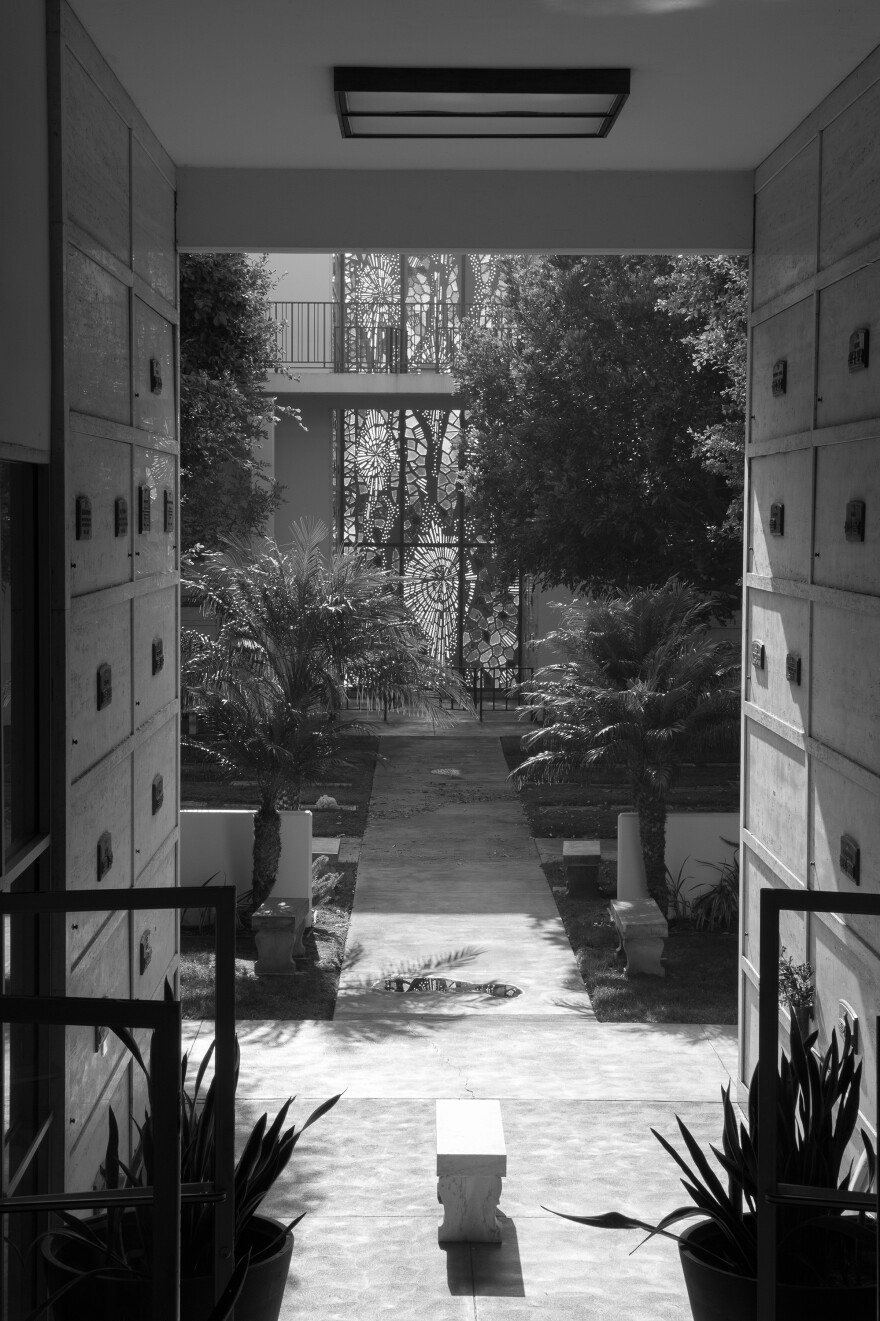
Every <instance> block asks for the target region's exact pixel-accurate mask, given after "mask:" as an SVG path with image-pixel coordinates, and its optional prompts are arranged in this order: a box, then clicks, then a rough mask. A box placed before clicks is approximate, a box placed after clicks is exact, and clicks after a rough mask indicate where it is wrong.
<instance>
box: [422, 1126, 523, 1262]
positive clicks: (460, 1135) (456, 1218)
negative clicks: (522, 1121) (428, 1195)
mask: <svg viewBox="0 0 880 1321" xmlns="http://www.w3.org/2000/svg"><path fill="white" fill-rule="evenodd" d="M506 1174H507V1148H506V1147H505V1145H504V1129H503V1128H502V1126H501V1103H500V1101H438V1102H437V1200H438V1201H439V1202H440V1203H441V1204H442V1206H443V1212H444V1215H443V1223H442V1225H441V1226H440V1228H439V1229H438V1231H437V1238H438V1241H439V1242H440V1243H500V1242H501V1222H500V1221H499V1219H498V1216H497V1210H498V1201H499V1198H500V1197H501V1180H502V1178H503V1176H504V1175H506Z"/></svg>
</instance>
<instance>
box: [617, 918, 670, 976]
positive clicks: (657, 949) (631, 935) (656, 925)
mask: <svg viewBox="0 0 880 1321" xmlns="http://www.w3.org/2000/svg"><path fill="white" fill-rule="evenodd" d="M609 908H610V912H611V916H612V918H613V920H614V925H615V926H616V927H617V935H618V939H619V941H620V944H619V945H618V947H617V953H618V954H624V955H625V956H626V971H627V974H630V973H646V974H647V975H648V976H650V977H665V976H666V969H665V968H664V967H663V965H662V963H661V962H660V960H661V959H662V958H663V946H664V944H665V943H666V937H667V936H668V935H669V926H668V924H667V922H666V918H665V917H664V916H663V914H662V913H661V912H660V909H659V908H658V907H657V905H656V904H655V903H654V900H653V899H638V900H629V899H614V900H612V902H611V904H610V905H609Z"/></svg>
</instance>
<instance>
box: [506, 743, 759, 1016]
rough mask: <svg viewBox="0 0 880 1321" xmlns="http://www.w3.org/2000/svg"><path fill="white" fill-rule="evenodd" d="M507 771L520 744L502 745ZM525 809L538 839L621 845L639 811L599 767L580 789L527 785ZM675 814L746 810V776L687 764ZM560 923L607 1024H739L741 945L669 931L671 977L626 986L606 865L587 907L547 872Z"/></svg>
mask: <svg viewBox="0 0 880 1321" xmlns="http://www.w3.org/2000/svg"><path fill="white" fill-rule="evenodd" d="M502 749H503V751H504V754H505V758H506V760H507V764H508V767H509V768H510V769H511V770H513V769H515V767H516V766H517V765H518V764H519V763H520V761H521V760H522V759H523V758H524V757H525V756H526V753H525V752H523V750H522V748H521V746H520V738H519V736H515V737H506V738H504V739H502ZM518 793H519V799H520V802H521V804H522V807H523V810H524V812H525V815H526V818H527V820H528V822H529V827H530V830H531V833H532V835H533V836H534V837H535V838H537V839H548V838H550V839H552V838H567V839H578V838H583V839H600V838H602V839H614V838H616V835H617V814H618V812H626V811H632V803H631V802H629V801H628V799H627V789H626V777H625V774H624V773H623V772H622V770H620V769H619V768H614V767H598V766H597V767H593V768H592V769H591V770H590V771H589V772H587V773H585V774H584V775H583V776H581V777H580V778H579V779H578V780H577V781H570V782H567V783H560V784H554V785H523V786H521V787H520V788H519V791H518ZM668 806H669V808H670V810H671V811H686V810H689V809H692V810H701V811H716V812H728V811H736V810H737V809H738V807H739V767H738V765H737V764H736V763H734V762H722V763H702V764H685V765H684V766H683V767H682V771H681V775H680V777H679V780H678V782H677V784H676V785H675V787H674V789H673V790H672V791H671V793H670V797H669V802H668ZM543 870H544V874H545V876H546V877H547V883H548V885H549V886H550V889H551V892H552V894H553V898H554V900H555V901H556V907H557V909H558V911H559V916H560V919H561V921H562V924H563V926H564V927H565V931H566V934H567V936H568V939H569V942H570V944H571V948H572V951H573V952H574V955H575V958H576V960H577V964H578V968H579V970H580V973H581V976H582V977H583V979H584V985H585V987H586V989H587V992H588V993H589V996H590V1000H591V1002H592V1005H593V1009H594V1011H595V1013H596V1017H597V1018H598V1019H599V1020H600V1021H601V1022H634V1023H730V1024H734V1023H736V990H737V965H738V954H737V938H736V935H735V934H729V933H723V932H703V931H697V930H695V929H694V928H693V927H692V926H691V925H687V924H679V925H676V924H675V923H671V924H670V934H669V939H668V940H667V942H666V963H665V966H666V977H665V978H660V977H632V978H630V977H627V976H626V974H625V972H624V967H623V963H622V962H621V961H620V960H619V959H618V958H617V957H616V955H615V949H616V946H617V939H616V934H615V931H614V927H613V924H612V922H611V919H610V916H609V913H608V904H609V901H610V900H611V899H613V898H614V896H615V893H616V872H615V870H614V868H613V866H610V865H608V864H604V865H603V869H602V874H601V876H600V882H599V887H598V888H597V890H596V893H595V894H594V895H592V896H590V897H588V898H569V897H568V896H567V894H566V883H565V873H564V869H563V864H562V860H561V859H559V860H558V861H554V862H550V863H547V864H545V866H544V868H543Z"/></svg>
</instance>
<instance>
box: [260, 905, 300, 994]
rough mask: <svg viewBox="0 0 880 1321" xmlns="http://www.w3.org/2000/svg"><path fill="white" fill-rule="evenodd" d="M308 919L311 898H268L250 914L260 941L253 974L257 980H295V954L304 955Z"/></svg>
mask: <svg viewBox="0 0 880 1321" xmlns="http://www.w3.org/2000/svg"><path fill="white" fill-rule="evenodd" d="M308 916H309V901H308V899H267V900H266V902H265V903H264V904H261V905H260V907H259V908H258V909H257V911H256V912H255V913H253V914H252V915H251V930H252V931H253V933H254V938H255V939H256V942H257V961H256V963H255V964H254V972H255V973H256V974H257V976H258V977H292V976H293V974H294V973H295V972H296V955H297V954H302V953H303V952H304V951H303V936H304V935H305V930H306V921H307V920H308Z"/></svg>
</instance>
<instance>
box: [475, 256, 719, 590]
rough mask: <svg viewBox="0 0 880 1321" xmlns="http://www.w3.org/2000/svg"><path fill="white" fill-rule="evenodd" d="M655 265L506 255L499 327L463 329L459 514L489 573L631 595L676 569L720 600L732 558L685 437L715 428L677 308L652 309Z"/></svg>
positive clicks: (698, 457) (712, 392) (665, 267)
mask: <svg viewBox="0 0 880 1321" xmlns="http://www.w3.org/2000/svg"><path fill="white" fill-rule="evenodd" d="M672 265H673V263H672V262H671V260H670V259H669V258H660V257H541V258H536V257H510V258H507V259H505V262H504V280H505V287H506V298H507V301H508V303H509V307H508V308H507V309H506V311H505V313H504V317H503V322H502V324H501V327H500V329H499V327H498V326H497V325H494V326H493V325H490V326H484V327H473V328H471V329H470V331H469V332H468V333H467V334H466V335H465V342H464V345H463V349H462V353H461V355H460V359H459V362H458V365H457V369H456V375H457V377H458V381H459V385H460V387H461V389H462V392H463V394H464V398H465V401H466V405H467V409H468V414H469V423H468V430H467V445H468V449H467V462H466V483H467V490H468V495H469V498H470V509H471V513H472V515H473V517H474V518H475V520H476V522H477V524H478V526H479V527H480V529H481V531H483V532H484V533H485V534H486V535H487V536H489V537H490V538H491V539H492V540H493V541H494V543H495V545H496V548H497V552H498V556H499V562H500V566H501V568H502V569H503V570H504V571H505V572H506V573H507V574H509V575H512V574H513V573H514V572H516V571H517V570H518V569H519V570H522V571H524V572H527V573H530V574H533V575H535V576H536V577H537V578H538V579H540V580H541V581H542V582H543V583H544V585H546V586H551V585H554V584H557V583H564V584H566V585H567V586H569V587H572V588H575V589H577V588H580V587H582V586H583V585H585V584H589V585H591V586H592V587H594V588H595V587H603V586H609V585H620V586H623V585H631V586H645V585H647V584H648V583H652V582H657V581H662V580H663V579H664V578H666V577H669V576H670V575H672V574H674V573H677V572H681V571H685V570H686V572H687V574H688V576H689V577H690V578H691V579H693V580H694V581H695V582H696V583H697V584H698V585H699V586H701V587H704V588H707V589H714V590H717V591H726V592H727V593H728V594H729V597H730V600H731V603H732V600H733V596H734V593H733V590H732V584H734V583H735V582H736V580H737V578H738V576H739V568H740V565H739V560H740V552H739V548H738V546H737V544H736V542H735V539H734V538H733V537H731V536H728V535H725V534H723V533H722V525H723V522H724V518H725V513H726V510H727V508H728V505H729V504H730V500H731V490H730V488H729V486H728V483H727V481H726V480H725V477H724V475H723V474H722V473H720V472H719V471H717V470H710V468H709V467H708V466H707V464H706V463H705V461H704V458H703V455H702V454H701V452H700V450H699V447H698V445H697V444H696V442H695V439H694V436H695V435H698V434H703V433H705V432H706V431H707V430H708V429H709V428H710V427H712V426H713V425H715V424H717V423H719V422H720V421H722V401H721V395H720V391H721V387H722V385H723V383H724V382H723V379H722V377H721V375H720V373H719V372H718V371H717V369H715V368H714V367H713V366H708V367H705V368H703V369H698V368H697V367H696V366H695V364H694V361H693V358H692V350H691V348H690V346H689V345H688V344H687V343H686V342H685V337H686V335H687V333H688V330H689V328H690V323H689V322H688V320H687V316H686V314H685V312H683V311H678V310H675V309H673V308H672V307H669V308H662V309H661V308H659V307H658V305H657V304H658V299H659V297H660V294H661V292H663V293H665V292H666V289H665V287H664V286H663V284H662V281H663V280H664V279H665V278H666V277H668V275H669V273H670V270H671V268H672Z"/></svg>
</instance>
